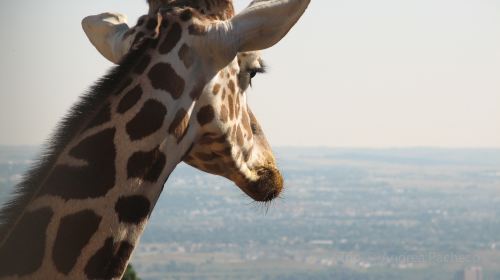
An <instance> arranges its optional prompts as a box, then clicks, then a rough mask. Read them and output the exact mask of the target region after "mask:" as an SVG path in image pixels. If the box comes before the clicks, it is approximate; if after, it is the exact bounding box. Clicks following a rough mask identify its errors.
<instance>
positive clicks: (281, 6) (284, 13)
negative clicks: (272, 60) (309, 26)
mask: <svg viewBox="0 0 500 280" xmlns="http://www.w3.org/2000/svg"><path fill="white" fill-rule="evenodd" d="M309 2H310V0H254V1H252V2H251V3H250V5H249V6H248V7H247V8H246V9H244V10H243V11H242V12H241V13H239V14H238V15H236V16H235V17H233V18H232V19H231V20H230V21H229V25H228V27H227V30H228V31H227V33H228V34H227V35H228V36H229V38H228V39H229V40H230V43H231V44H233V48H236V50H237V52H246V51H255V50H262V49H266V48H269V47H272V46H273V45H274V44H276V43H277V42H279V41H280V40H281V39H282V38H283V37H284V36H285V35H286V34H287V33H288V31H290V29H291V28H292V27H293V26H294V25H295V23H296V22H297V21H298V20H299V18H300V17H301V16H302V14H303V13H304V11H305V10H306V8H307V6H308V5H309Z"/></svg>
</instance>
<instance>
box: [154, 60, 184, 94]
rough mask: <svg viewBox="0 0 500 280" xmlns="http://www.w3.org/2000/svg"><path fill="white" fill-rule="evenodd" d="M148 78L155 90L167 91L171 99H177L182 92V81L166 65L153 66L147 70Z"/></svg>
mask: <svg viewBox="0 0 500 280" xmlns="http://www.w3.org/2000/svg"><path fill="white" fill-rule="evenodd" d="M148 77H149V79H150V80H151V84H152V85H153V87H154V88H155V89H161V90H165V91H167V92H168V93H170V95H171V96H172V98H173V99H178V98H179V97H181V94H182V92H184V85H185V82H184V80H183V79H182V78H181V77H179V75H177V73H176V72H175V70H174V68H172V66H171V65H170V64H168V63H158V64H156V65H155V66H153V67H152V68H151V70H149V73H148Z"/></svg>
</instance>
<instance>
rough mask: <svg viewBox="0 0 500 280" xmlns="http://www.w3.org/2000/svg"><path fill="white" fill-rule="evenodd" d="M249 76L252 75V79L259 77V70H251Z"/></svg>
mask: <svg viewBox="0 0 500 280" xmlns="http://www.w3.org/2000/svg"><path fill="white" fill-rule="evenodd" d="M249 74H250V79H252V78H253V77H255V75H257V70H250V72H249Z"/></svg>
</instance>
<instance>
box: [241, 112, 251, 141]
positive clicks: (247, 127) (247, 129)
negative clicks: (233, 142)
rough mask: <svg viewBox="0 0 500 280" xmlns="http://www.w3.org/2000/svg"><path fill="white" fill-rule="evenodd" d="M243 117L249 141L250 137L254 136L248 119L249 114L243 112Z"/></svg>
mask: <svg viewBox="0 0 500 280" xmlns="http://www.w3.org/2000/svg"><path fill="white" fill-rule="evenodd" d="M241 117H242V120H241V122H242V124H243V129H244V130H245V133H246V135H247V139H248V137H249V136H250V135H251V134H252V128H251V127H250V120H249V119H248V113H247V112H242V114H241ZM248 140H249V139H248Z"/></svg>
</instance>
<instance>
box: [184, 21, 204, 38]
mask: <svg viewBox="0 0 500 280" xmlns="http://www.w3.org/2000/svg"><path fill="white" fill-rule="evenodd" d="M188 31H189V34H191V35H195V36H202V35H205V34H207V29H206V27H205V26H203V25H200V24H191V25H190V26H189V27H188Z"/></svg>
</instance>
